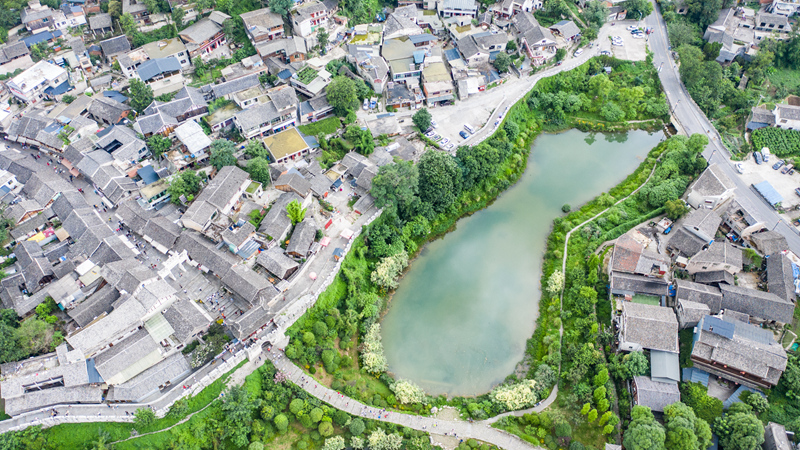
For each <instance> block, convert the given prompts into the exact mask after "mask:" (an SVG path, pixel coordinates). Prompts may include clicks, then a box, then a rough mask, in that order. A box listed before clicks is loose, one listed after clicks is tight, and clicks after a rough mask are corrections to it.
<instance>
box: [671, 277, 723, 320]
mask: <svg viewBox="0 0 800 450" xmlns="http://www.w3.org/2000/svg"><path fill="white" fill-rule="evenodd" d="M675 284H676V285H677V290H676V292H675V299H676V300H679V301H690V302H695V303H702V304H704V305H708V307H709V308H710V310H711V313H712V314H716V313H718V312H719V311H720V309H721V307H722V292H720V290H719V288H716V287H714V286H708V285H705V284H700V283H694V282H691V281H688V280H680V279H678V280H675Z"/></svg>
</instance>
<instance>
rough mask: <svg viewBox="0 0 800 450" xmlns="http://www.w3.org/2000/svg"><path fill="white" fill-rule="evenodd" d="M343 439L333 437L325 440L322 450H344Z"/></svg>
mask: <svg viewBox="0 0 800 450" xmlns="http://www.w3.org/2000/svg"><path fill="white" fill-rule="evenodd" d="M344 447H345V445H344V438H343V437H341V436H334V437H329V438H328V439H325V445H324V446H322V450H344Z"/></svg>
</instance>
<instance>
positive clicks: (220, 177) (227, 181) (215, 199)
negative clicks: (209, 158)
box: [181, 166, 250, 232]
mask: <svg viewBox="0 0 800 450" xmlns="http://www.w3.org/2000/svg"><path fill="white" fill-rule="evenodd" d="M249 185H250V176H249V175H248V174H247V172H245V171H243V170H242V169H240V168H238V167H235V166H225V167H223V168H222V169H220V171H219V172H217V174H216V176H214V178H212V179H211V181H210V182H209V183H208V185H206V187H205V188H203V190H202V191H201V192H200V194H198V195H197V198H196V199H195V200H194V201H193V202H192V204H191V205H190V206H189V208H187V209H186V212H185V213H184V214H183V216H182V217H181V223H182V224H183V226H184V227H185V228H189V229H191V230H195V231H200V232H203V231H205V230H206V229H208V227H209V225H211V222H212V221H213V220H214V219H215V218H216V217H218V216H227V215H228V214H230V213H231V211H232V210H233V207H234V206H235V205H236V204H237V203H238V202H239V199H241V197H242V194H243V193H244V190H245V189H246V188H247V187H248V186H249Z"/></svg>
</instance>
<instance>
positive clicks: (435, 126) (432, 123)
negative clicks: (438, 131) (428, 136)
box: [431, 119, 439, 128]
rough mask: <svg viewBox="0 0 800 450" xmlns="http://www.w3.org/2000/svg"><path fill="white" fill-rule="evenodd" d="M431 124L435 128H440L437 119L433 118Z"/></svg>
mask: <svg viewBox="0 0 800 450" xmlns="http://www.w3.org/2000/svg"><path fill="white" fill-rule="evenodd" d="M431 126H432V127H433V128H439V124H438V123H436V121H435V120H433V119H431Z"/></svg>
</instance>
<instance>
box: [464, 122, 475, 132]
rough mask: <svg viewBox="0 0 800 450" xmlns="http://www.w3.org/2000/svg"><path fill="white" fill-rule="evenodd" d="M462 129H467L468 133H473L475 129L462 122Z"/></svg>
mask: <svg viewBox="0 0 800 450" xmlns="http://www.w3.org/2000/svg"><path fill="white" fill-rule="evenodd" d="M464 129H465V130H467V132H468V133H469V134H475V129H474V128H472V127H471V126H469V125H468V124H464Z"/></svg>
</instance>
